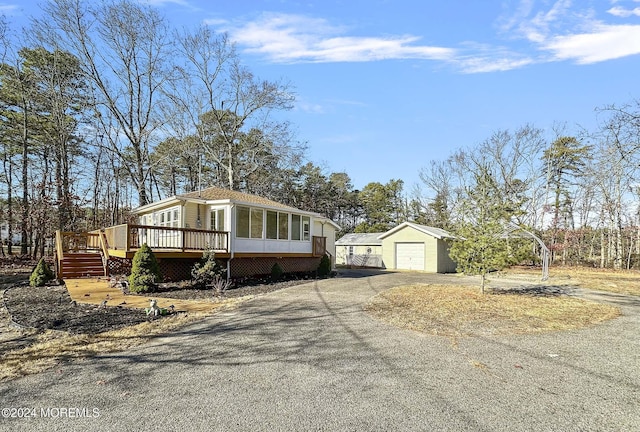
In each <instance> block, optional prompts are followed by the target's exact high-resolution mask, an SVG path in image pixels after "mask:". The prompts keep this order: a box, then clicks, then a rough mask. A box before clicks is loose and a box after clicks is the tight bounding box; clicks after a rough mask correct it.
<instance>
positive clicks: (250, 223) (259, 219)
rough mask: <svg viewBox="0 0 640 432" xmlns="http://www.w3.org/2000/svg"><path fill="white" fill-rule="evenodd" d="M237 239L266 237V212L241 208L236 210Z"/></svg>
mask: <svg viewBox="0 0 640 432" xmlns="http://www.w3.org/2000/svg"><path fill="white" fill-rule="evenodd" d="M236 237H239V238H252V239H261V238H263V237H264V210H262V209H258V208H250V207H242V206H239V207H238V208H237V210H236Z"/></svg>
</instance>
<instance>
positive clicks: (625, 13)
mask: <svg viewBox="0 0 640 432" xmlns="http://www.w3.org/2000/svg"><path fill="white" fill-rule="evenodd" d="M607 13H609V14H611V15H613V16H617V17H621V18H629V17H630V16H632V15H635V16H640V7H637V8H633V9H626V8H623V7H621V6H614V7H612V8H611V9H609V10H608V11H607Z"/></svg>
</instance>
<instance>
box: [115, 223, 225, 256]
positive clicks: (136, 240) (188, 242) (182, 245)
mask: <svg viewBox="0 0 640 432" xmlns="http://www.w3.org/2000/svg"><path fill="white" fill-rule="evenodd" d="M104 234H105V238H106V242H107V244H108V245H109V246H108V247H109V249H113V250H124V251H132V250H137V249H139V248H140V246H142V245H143V244H144V243H146V244H147V245H148V246H149V247H150V248H151V249H154V250H178V251H182V252H184V251H203V250H205V249H211V250H213V251H215V252H228V251H229V233H228V232H226V231H207V230H199V229H193V228H170V227H159V226H152V225H132V224H123V225H116V226H113V227H109V228H105V230H104Z"/></svg>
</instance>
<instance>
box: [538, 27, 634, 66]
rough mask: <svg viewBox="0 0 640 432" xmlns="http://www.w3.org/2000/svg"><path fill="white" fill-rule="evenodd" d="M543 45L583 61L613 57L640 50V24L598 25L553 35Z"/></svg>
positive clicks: (562, 56)
mask: <svg viewBox="0 0 640 432" xmlns="http://www.w3.org/2000/svg"><path fill="white" fill-rule="evenodd" d="M542 46H543V49H546V50H549V51H551V52H552V53H553V55H554V57H555V58H557V59H559V60H566V59H573V60H575V61H576V62H577V63H580V64H589V63H597V62H601V61H606V60H613V59H617V58H622V57H627V56H630V55H635V54H640V26H637V25H597V26H595V27H594V28H593V29H592V31H591V32H588V33H580V34H572V35H566V36H555V37H552V38H550V39H549V40H548V41H546V42H545V43H544V44H543V45H542Z"/></svg>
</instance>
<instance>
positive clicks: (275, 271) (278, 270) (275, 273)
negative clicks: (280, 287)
mask: <svg viewBox="0 0 640 432" xmlns="http://www.w3.org/2000/svg"><path fill="white" fill-rule="evenodd" d="M282 273H284V271H283V270H282V267H280V264H278V263H274V264H273V266H272V267H271V280H272V281H273V282H275V281H277V280H278V279H280V278H281V277H282Z"/></svg>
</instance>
